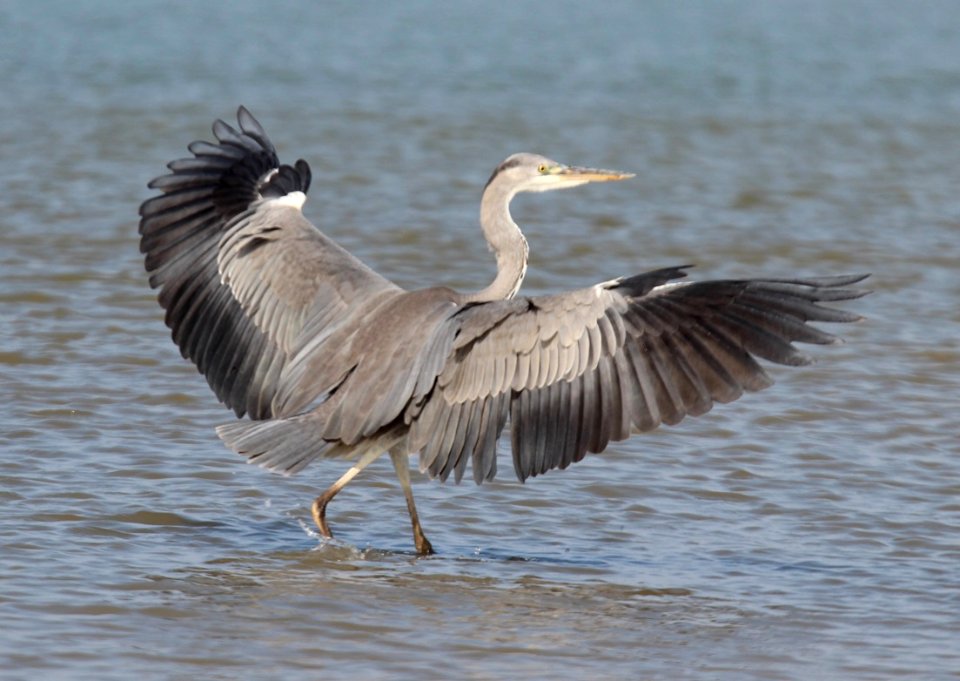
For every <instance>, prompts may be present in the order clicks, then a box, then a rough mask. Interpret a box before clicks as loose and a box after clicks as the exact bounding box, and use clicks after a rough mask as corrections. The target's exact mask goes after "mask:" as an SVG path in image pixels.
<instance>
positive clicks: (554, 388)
mask: <svg viewBox="0 0 960 681" xmlns="http://www.w3.org/2000/svg"><path fill="white" fill-rule="evenodd" d="M683 269H684V268H670V269H665V270H657V271H654V272H649V273H646V274H641V275H638V276H635V277H629V278H624V279H619V280H615V281H612V282H607V283H604V284H598V285H596V286H593V287H591V288H588V289H583V290H579V291H574V292H571V293H566V294H562V295H556V296H547V297H539V298H529V299H517V300H513V301H504V302H502V303H496V302H495V303H487V304H483V305H477V306H473V307H466V308H465V309H463V310H462V312H461V313H460V314H459V315H458V316H457V325H458V333H457V337H456V340H455V342H454V345H453V350H452V352H451V353H450V355H449V357H448V359H447V361H446V364H445V366H444V367H443V369H442V371H441V372H440V373H439V376H438V377H437V380H436V384H435V386H434V390H433V392H432V393H431V394H430V396H429V397H428V399H426V400H425V401H424V402H423V403H421V404H415V405H413V406H411V408H410V409H409V410H408V412H407V419H408V420H409V421H410V422H411V431H410V435H409V439H408V442H407V443H406V444H407V445H408V447H409V448H410V451H420V466H421V469H424V470H429V472H430V473H431V474H432V475H435V476H439V477H441V478H444V479H445V478H446V477H447V476H448V475H449V474H450V473H451V472H454V473H455V476H456V478H457V479H458V480H459V479H460V477H461V476H462V474H463V471H464V470H465V467H466V463H467V461H468V460H470V459H472V461H473V472H474V478H475V479H476V480H477V482H480V481H481V480H484V479H490V478H492V477H493V475H494V474H495V472H496V438H497V436H498V435H499V433H500V431H501V430H502V428H503V427H504V424H505V422H506V419H507V416H508V414H509V419H510V423H511V440H512V449H513V463H514V468H515V471H516V474H517V476H518V477H519V478H520V479H521V480H524V479H526V478H527V477H529V476H533V475H538V474H540V473H544V472H546V471H548V470H550V469H552V468H565V467H567V466H568V465H569V464H570V463H572V462H574V461H579V460H581V459H582V458H583V457H584V456H585V455H586V453H587V452H600V451H602V450H603V449H604V448H605V447H606V446H607V444H608V443H609V442H610V441H611V440H623V439H626V438H627V437H629V436H630V434H631V433H637V432H643V431H649V430H652V429H654V428H656V427H657V426H658V425H660V424H661V423H667V424H674V423H677V422H679V421H680V420H681V419H682V418H683V417H684V416H687V415H691V416H697V415H699V414H703V413H704V412H706V411H708V410H709V409H710V408H711V407H712V405H713V404H714V403H715V402H730V401H732V400H735V399H737V398H738V397H740V395H741V394H743V392H744V391H752V390H761V389H763V388H765V387H767V386H769V385H770V384H771V383H772V381H771V380H770V378H769V377H768V376H767V375H766V373H765V372H764V370H763V368H762V367H761V366H760V365H759V364H758V363H757V358H762V359H765V360H769V361H772V362H776V363H779V364H789V365H799V364H805V363H807V362H809V361H810V360H809V358H808V357H806V356H804V355H802V354H800V353H799V352H798V351H797V350H796V348H795V347H794V346H793V345H792V343H793V342H794V341H799V342H804V343H832V342H835V341H836V340H837V339H836V337H834V336H832V335H830V334H827V333H824V332H823V331H820V330H818V329H816V328H814V327H812V326H810V325H809V324H808V323H807V322H811V321H813V322H818V321H822V322H851V321H855V320H857V319H859V317H858V316H857V315H855V314H852V313H849V312H845V311H841V310H837V309H833V308H828V307H823V306H821V305H818V304H817V303H819V302H822V301H839V300H847V299H852V298H858V297H860V296H862V295H864V294H865V293H866V291H863V290H857V289H850V288H844V287H846V286H849V285H851V284H855V283H856V282H858V281H861V280H862V279H864V278H865V276H842V277H832V278H817V279H796V280H759V279H758V280H745V281H704V282H690V283H688V282H677V281H673V280H676V279H679V278H681V277H683V276H685V273H684V272H683Z"/></svg>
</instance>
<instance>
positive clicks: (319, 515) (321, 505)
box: [310, 449, 383, 539]
mask: <svg viewBox="0 0 960 681" xmlns="http://www.w3.org/2000/svg"><path fill="white" fill-rule="evenodd" d="M381 454H383V452H382V451H381V450H379V449H371V450H368V451H367V453H366V454H364V455H363V456H361V457H360V458H359V459H358V460H357V463H356V464H355V465H353V466H352V467H351V468H350V470H348V471H347V472H346V473H344V474H343V475H342V476H341V477H340V479H339V480H337V481H336V482H335V483H333V484H332V485H330V487H328V488H327V491H326V492H324V493H323V494H321V495H320V496H318V497H317V498H316V499H315V500H314V502H313V506H311V507H310V512H311V513H312V514H313V522H315V523H316V524H317V527H319V528H320V534H322V535H323V536H324V537H326V538H327V539H332V538H333V532H331V531H330V526H329V525H327V517H326V516H327V504H329V503H330V500H331V499H333V498H334V497H335V496H337V492H339V491H340V490H342V489H343V488H344V487H345V486H346V484H347V483H348V482H350V481H351V480H353V479H354V478H355V477H357V473H359V472H360V471H362V470H363V469H364V468H366V467H367V466H369V465H370V464H371V463H372V462H373V460H374V459H376V458H377V457H378V456H380V455H381Z"/></svg>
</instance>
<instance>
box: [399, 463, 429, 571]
mask: <svg viewBox="0 0 960 681" xmlns="http://www.w3.org/2000/svg"><path fill="white" fill-rule="evenodd" d="M390 460H391V461H393V467H394V469H396V471H397V479H398V480H399V481H400V486H401V487H402V488H403V496H404V497H405V498H406V500H407V511H409V512H410V522H411V523H413V543H414V545H415V546H416V547H417V553H419V554H420V555H421V556H429V555H430V554H432V553H433V547H432V546H431V545H430V542H429V541H428V540H427V537H426V535H424V534H423V528H422V527H421V526H420V516H418V515H417V506H416V504H414V503H413V488H411V487H410V464H409V461H408V459H407V455H406V454H404V453H403V452H402V451H396V450H391V451H390Z"/></svg>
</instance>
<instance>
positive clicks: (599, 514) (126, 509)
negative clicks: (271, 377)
mask: <svg viewBox="0 0 960 681" xmlns="http://www.w3.org/2000/svg"><path fill="white" fill-rule="evenodd" d="M957 27H960V13H958V10H957V8H956V7H955V6H954V5H953V4H950V3H923V4H918V5H914V4H910V5H909V6H907V5H902V4H899V3H892V2H889V3H886V2H885V3H863V4H860V3H843V4H842V5H839V6H836V5H834V4H832V3H804V4H802V5H797V6H793V5H787V4H785V3H762V2H747V3H701V4H684V5H683V6H682V7H680V8H678V7H676V6H675V5H674V4H673V3H649V4H647V5H646V6H644V7H643V8H637V7H635V6H633V4H632V3H608V4H605V5H604V6H603V8H602V9H598V7H597V6H588V5H586V4H584V3H573V2H555V3H549V4H547V5H544V4H543V3H528V2H514V3H511V4H510V5H509V6H506V5H504V6H496V7H494V8H491V7H487V6H481V5H477V6H474V7H466V8H460V7H459V6H457V7H456V8H454V7H452V6H450V5H448V4H446V3H433V2H420V3H405V4H403V5H402V6H397V7H393V8H384V7H382V6H379V5H377V6H373V5H370V6H364V5H362V4H348V3H335V4H330V5H327V6H323V7H320V6H318V7H316V8H307V7H304V6H301V5H300V4H298V3H292V2H291V3H273V4H270V5H264V4H262V3H253V2H238V3H231V5H230V9H229V10H227V9H225V8H224V7H221V6H219V5H214V4H208V3H186V2H183V3H129V4H126V5H118V6H115V7H112V6H109V5H100V4H96V3H67V2H50V3H35V4H33V5H27V4H23V3H16V4H8V5H4V6H3V8H0V34H2V37H3V39H2V40H0V74H2V82H3V83H4V85H5V93H4V94H5V96H4V97H3V98H2V99H0V117H2V118H0V120H2V121H3V122H2V124H0V145H2V146H0V148H2V149H3V152H2V153H3V157H2V158H3V163H0V181H2V186H3V192H2V193H0V216H2V217H0V229H2V241H0V321H2V324H0V400H2V402H3V404H4V405H5V408H4V410H3V411H2V415H0V446H2V452H3V458H4V466H3V470H2V472H0V499H2V501H3V509H4V513H3V514H2V520H0V578H2V581H0V584H2V588H0V613H2V619H3V626H2V628H0V629H2V633H0V677H2V678H4V679H8V678H9V679H33V678H44V679H98V680H109V679H129V678H132V677H140V678H158V679H159V678H163V679H168V678H203V679H261V678H272V677H280V676H283V677H284V678H289V679H315V678H320V677H323V678H365V679H377V678H385V679H386V678H411V677H418V678H451V677H465V678H471V679H495V678H537V677H541V678H547V677H549V678H561V679H562V678H570V679H574V678H576V679H579V678H623V679H635V678H651V679H654V678H662V679H717V678H730V679H744V678H755V679H810V678H870V679H881V678H883V679H886V678H898V677H908V678H956V676H957V674H958V673H960V653H958V652H957V651H958V650H960V646H958V645H957V643H958V640H960V617H958V615H957V613H958V612H960V588H958V586H957V585H958V568H957V565H958V560H960V501H958V500H960V457H958V454H960V451H958V450H960V446H958V444H957V435H958V429H957V419H956V414H957V407H958V406H960V404H958V398H957V395H960V368H958V367H960V341H958V339H960V307H958V303H957V301H958V300H960V276H958V263H960V198H958V196H960V194H958V192H957V187H958V186H960V163H958V158H960V156H958V150H960V123H958V121H960V115H958V114H960V47H958V46H960V35H958V32H960V30H958V28H957ZM240 103H243V104H246V105H247V106H249V107H250V108H251V109H252V110H253V111H254V113H255V114H256V115H257V116H258V117H259V118H260V119H261V121H262V122H263V124H264V125H265V126H266V127H267V130H268V131H269V132H270V134H271V135H272V137H273V140H274V142H275V144H276V145H277V147H278V148H279V150H280V153H281V155H282V157H283V158H284V159H285V160H288V161H290V160H294V159H295V158H297V157H303V158H306V159H307V160H308V161H309V162H310V163H311V165H312V166H313V169H314V186H313V187H312V189H311V194H310V200H309V202H308V204H307V207H306V212H307V215H308V216H309V217H310V218H311V219H312V220H314V221H315V222H316V223H317V224H318V225H320V226H321V227H322V228H323V229H324V230H325V231H326V232H327V233H329V234H330V235H331V236H333V237H334V238H336V239H337V240H338V241H339V242H340V243H341V244H343V245H344V246H345V247H347V248H349V249H350V250H352V251H353V252H355V253H356V254H358V255H359V256H360V257H361V258H363V259H364V260H365V261H366V262H368V263H369V264H371V265H372V266H374V267H375V268H376V269H378V270H379V271H381V272H382V273H384V274H386V275H387V276H389V277H391V278H392V279H394V280H395V281H396V282H398V283H399V284H401V285H403V286H408V287H417V286H424V285H429V284H434V283H445V284H448V285H452V286H455V287H460V288H479V287H481V286H483V285H484V284H486V283H487V281H488V280H489V278H490V276H492V272H493V264H492V262H491V259H490V257H489V254H488V253H487V251H486V247H485V244H484V243H483V241H482V239H481V237H480V235H479V231H478V229H477V227H476V214H477V208H478V199H479V193H480V190H481V188H482V186H483V183H484V181H485V180H486V179H487V177H488V175H489V173H490V171H491V169H492V168H493V167H494V166H495V165H496V164H497V163H498V162H499V161H500V160H502V159H503V158H504V157H506V156H507V155H508V154H510V153H512V152H514V151H519V150H529V151H537V152H541V153H544V154H547V155H550V156H552V157H554V158H557V159H559V160H562V161H567V162H571V163H582V164H587V165H594V166H600V167H612V168H622V169H624V170H629V171H633V172H636V173H637V178H636V179H635V180H633V181H631V182H630V183H617V184H616V185H610V186H600V185H598V186H593V187H588V188H583V189H579V190H575V191H570V192H560V193H556V194H549V195H542V196H529V197H527V196H525V197H521V198H519V199H518V200H517V202H516V204H515V211H514V212H515V217H516V218H517V220H518V222H520V224H521V225H522V226H523V227H524V229H525V231H526V233H527V236H528V239H529V241H530V245H531V250H532V259H531V265H530V271H529V275H528V279H527V283H526V284H525V290H526V291H528V292H531V293H539V292H545V291H553V290H559V289H562V288H571V287H574V286H579V285H586V284H590V283H593V282H596V281H602V280H606V279H609V278H612V277H614V276H618V275H621V274H627V273H631V272H636V271H640V270H643V269H649V268H653V267H659V266H665V265H675V264H683V263H687V262H695V263H697V265H698V267H697V269H696V271H695V274H696V276H699V277H714V276H737V277H739V276H750V275H763V276H786V275H790V274H825V273H838V272H849V271H872V272H873V273H874V276H873V279H872V280H871V286H872V288H874V289H875V293H874V294H873V295H872V296H870V297H868V298H865V299H863V300H860V301H857V302H856V303H854V304H851V305H850V306H851V307H853V308H855V309H856V310H858V311H860V312H862V313H864V314H865V315H867V317H868V320H867V321H866V322H864V323H861V324H858V325H851V326H848V327H845V328H843V329H842V333H843V335H844V336H845V338H846V339H847V343H846V344H845V345H842V346H837V347H829V348H814V349H813V351H812V352H814V354H815V355H816V356H817V358H818V362H817V363H816V364H815V365H813V366H810V367H805V368H802V369H789V368H784V367H776V368H771V374H772V375H773V376H774V378H775V379H776V380H777V384H776V386H774V387H773V388H772V389H770V390H769V391H767V392H766V393H764V394H762V395H753V396H748V397H747V398H745V399H743V400H742V401H740V402H738V403H736V404H733V405H726V406H724V407H721V408H718V409H716V410H715V411H714V412H712V413H711V414H709V415H708V416H706V417H703V418H700V419H696V420H691V421H688V422H685V423H683V424H682V425H681V426H679V427H676V428H671V429H664V430H661V431H658V432H656V433H653V434H650V435H647V436H644V437H638V438H634V439H633V440H630V441H628V442H625V443H619V444H617V445H614V446H612V447H611V448H610V449H609V450H608V451H607V452H606V453H605V454H603V455H602V456H596V457H592V458H589V459H588V460H586V461H584V462H582V463H580V464H578V465H577V466H574V467H573V468H571V469H570V470H568V471H566V472H564V473H557V474H551V475H547V476H545V477H542V478H538V479H536V480H533V481H530V482H528V483H527V484H525V485H520V484H519V483H517V482H516V481H514V480H512V479H511V478H510V476H509V469H510V466H509V463H508V460H507V459H504V460H503V461H502V465H501V467H500V468H501V470H502V471H504V474H501V476H500V478H499V479H498V480H497V481H495V482H494V483H492V484H489V485H484V486H483V487H482V488H476V487H474V486H472V485H462V486H459V487H456V486H453V485H439V484H437V483H433V482H430V481H427V480H425V479H421V478H418V479H416V480H415V482H414V484H415V491H416V494H417V497H418V502H419V505H420V510H421V513H422V515H423V520H424V525H425V528H426V531H427V534H428V536H429V537H430V538H431V541H432V542H433V544H434V546H435V547H436V548H437V549H438V550H439V554H438V555H437V556H434V557H430V558H427V559H419V558H416V557H415V556H413V555H412V553H411V541H410V538H409V528H408V521H407V518H406V514H405V512H404V506H403V498H402V495H401V494H400V492H399V489H398V488H397V485H396V483H395V481H394V479H393V475H392V470H391V467H390V465H389V464H388V463H387V462H386V461H383V462H379V463H378V464H376V465H374V466H372V467H371V468H370V469H368V471H366V472H364V474H363V475H362V476H360V477H359V478H358V479H357V480H356V481H355V482H354V483H353V484H351V485H350V487H349V488H347V490H346V491H344V492H343V494H342V495H341V496H340V497H338V499H337V500H336V502H334V503H333V504H332V505H331V507H330V517H331V522H332V525H333V528H334V530H335V531H336V532H337V533H338V540H337V541H334V542H330V543H323V542H321V541H320V540H319V539H318V538H317V537H316V535H315V534H314V533H313V531H312V530H311V528H310V523H309V502H310V500H311V499H312V497H313V495H315V494H316V493H317V492H318V490H320V489H322V488H324V487H325V486H326V485H328V484H329V483H330V482H332V481H333V480H334V479H336V477H338V476H339V475H340V474H341V472H342V469H343V465H342V463H337V462H328V463H324V464H321V465H316V466H313V467H311V468H310V469H308V471H306V472H304V473H303V474H302V475H300V476H297V477H295V478H289V479H285V478H281V477H277V476H272V475H269V474H267V473H266V472H264V471H262V470H260V469H257V468H255V467H252V466H247V465H245V464H244V463H243V462H242V460H241V459H240V458H239V457H237V456H236V455H234V454H231V453H230V452H228V451H227V450H226V449H224V448H223V447H222V446H221V445H220V443H219V441H218V440H217V439H216V437H215V434H214V432H213V426H214V425H216V424H218V423H222V422H225V421H227V420H229V418H230V414H229V413H228V412H227V411H226V410H224V409H223V408H221V407H219V406H218V405H217V404H216V400H215V399H214V398H213V396H212V394H211V393H210V391H209V390H208V388H207V387H206V385H205V382H204V380H203V379H202V377H200V376H199V375H197V374H196V372H195V371H194V369H193V368H192V366H190V365H189V364H188V363H187V362H185V361H184V360H182V359H181V358H180V356H179V353H178V351H177V349H176V348H175V347H174V345H173V344H172V343H171V342H170V340H169V333H168V331H167V330H166V328H165V327H164V326H163V323H162V313H161V310H160V309H159V307H158V306H157V305H156V302H155V299H154V295H153V293H152V292H151V291H150V290H149V288H148V287H147V285H146V281H145V275H144V274H143V270H142V261H141V259H140V256H139V254H138V248H137V235H136V221H137V214H136V211H137V207H138V205H139V203H140V202H141V201H142V200H143V199H145V198H146V197H147V196H148V195H149V192H148V191H147V189H146V188H145V183H146V181H147V180H149V179H150V178H152V177H154V176H155V175H157V174H159V173H160V172H162V170H163V164H164V163H165V162H166V161H168V160H170V159H172V158H175V157H178V156H180V155H182V154H184V153H185V146H186V144H187V142H189V141H190V140H192V139H196V138H199V137H207V136H208V131H209V124H210V122H211V120H212V119H213V118H214V117H225V118H229V117H230V116H232V114H233V112H234V110H235V108H236V106H237V105H238V104H240Z"/></svg>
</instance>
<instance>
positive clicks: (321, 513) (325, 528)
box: [310, 496, 333, 539]
mask: <svg viewBox="0 0 960 681" xmlns="http://www.w3.org/2000/svg"><path fill="white" fill-rule="evenodd" d="M328 501H330V500H329V499H324V497H323V496H319V497H317V499H316V500H315V501H314V502H313V505H312V506H311V507H310V513H311V514H312V515H313V522H314V523H316V525H317V528H318V529H319V530H320V534H321V535H322V536H323V537H324V538H325V539H333V532H331V531H330V526H329V525H327V502H328Z"/></svg>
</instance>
